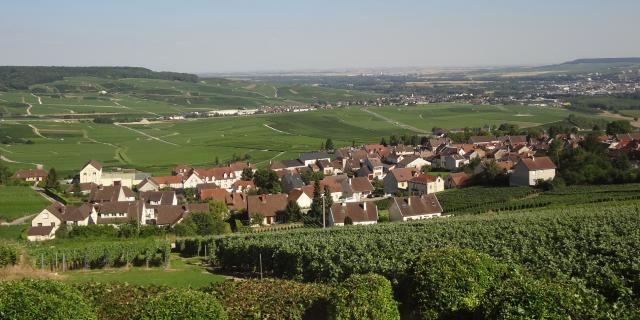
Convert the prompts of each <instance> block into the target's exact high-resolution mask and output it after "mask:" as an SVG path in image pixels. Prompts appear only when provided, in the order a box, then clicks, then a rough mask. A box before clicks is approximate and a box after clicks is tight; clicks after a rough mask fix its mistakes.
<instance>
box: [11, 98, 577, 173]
mask: <svg viewBox="0 0 640 320" xmlns="http://www.w3.org/2000/svg"><path fill="white" fill-rule="evenodd" d="M256 90H257V88H256ZM145 103H147V102H145ZM148 103H149V104H150V105H151V104H152V103H155V102H148ZM150 105H149V106H148V107H149V108H150ZM149 110H152V109H149ZM469 110H481V111H478V112H475V113H473V112H469ZM485 110H486V111H485ZM368 111H371V112H373V113H374V114H372V113H371V112H368ZM519 114H520V115H522V114H524V115H527V116H522V117H521V116H518V115H519ZM568 114H569V112H567V111H564V110H556V109H537V108H533V107H521V106H470V105H457V104H438V105H435V104H434V105H426V106H418V107H400V108H396V107H393V108H392V107H382V108H369V109H364V108H361V107H347V108H336V109H330V110H318V111H309V112H295V113H279V114H266V115H255V116H243V117H218V118H207V119H197V120H186V121H174V122H172V121H163V122H152V123H151V124H146V125H142V124H121V125H116V124H97V123H93V122H90V121H74V120H65V119H59V120H44V119H43V120H36V119H34V120H19V119H16V120H5V121H4V122H0V136H2V135H3V133H4V134H8V135H17V136H18V137H21V138H24V139H29V140H32V141H33V142H34V143H33V144H12V145H2V146H0V148H1V149H0V153H1V154H2V155H3V156H4V157H5V158H6V159H8V160H11V161H13V162H7V163H6V164H7V165H9V166H10V167H11V168H14V169H15V168H23V167H33V165H34V164H44V165H45V167H47V168H50V167H55V168H56V169H57V170H58V171H60V172H62V174H63V175H67V174H71V173H73V172H76V170H78V168H79V167H80V166H81V165H83V164H84V163H85V162H86V161H87V160H89V159H96V160H99V161H101V162H102V163H103V164H105V165H106V166H107V167H133V168H138V169H140V170H145V171H149V172H151V173H153V174H168V173H169V171H170V169H171V168H172V167H173V166H175V165H176V164H179V163H185V164H190V165H207V164H212V163H213V161H214V159H216V157H217V158H218V159H219V160H220V161H221V162H225V161H228V160H230V159H231V158H232V155H233V154H236V155H245V154H248V155H249V156H250V157H251V161H252V162H254V163H258V165H262V166H266V165H267V164H268V163H269V161H270V160H281V159H292V158H295V157H297V156H298V154H299V153H300V152H304V151H310V150H316V149H319V148H320V146H321V144H322V143H323V142H324V141H325V140H326V139H327V138H331V139H333V141H334V144H335V145H336V146H347V145H351V144H352V143H353V142H355V143H356V144H362V143H376V142H379V141H380V138H381V137H388V136H389V135H392V134H396V135H401V134H423V133H424V132H427V131H430V130H431V128H432V127H433V126H442V127H452V126H454V125H455V126H456V127H465V126H469V127H472V126H481V125H484V124H487V123H494V124H498V123H503V122H512V123H517V124H522V123H523V121H521V120H518V119H520V118H527V119H529V120H528V122H526V123H527V124H529V125H533V124H540V123H546V122H550V121H554V120H560V119H562V118H563V117H566V116H567V115H568ZM480 115H481V116H480ZM421 116H422V118H421ZM385 118H390V119H391V120H389V119H385ZM490 118H491V119H490ZM514 119H515V120H514ZM399 122H402V123H404V124H407V125H408V126H404V125H400V124H399ZM413 127H415V128H413Z"/></svg>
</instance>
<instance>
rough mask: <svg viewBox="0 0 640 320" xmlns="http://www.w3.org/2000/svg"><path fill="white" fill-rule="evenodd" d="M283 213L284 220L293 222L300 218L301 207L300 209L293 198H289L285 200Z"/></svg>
mask: <svg viewBox="0 0 640 320" xmlns="http://www.w3.org/2000/svg"><path fill="white" fill-rule="evenodd" d="M284 213H285V216H286V218H285V220H286V222H295V221H300V219H302V209H300V206H299V205H298V203H297V202H295V201H293V200H289V202H287V207H286V208H285V209H284Z"/></svg>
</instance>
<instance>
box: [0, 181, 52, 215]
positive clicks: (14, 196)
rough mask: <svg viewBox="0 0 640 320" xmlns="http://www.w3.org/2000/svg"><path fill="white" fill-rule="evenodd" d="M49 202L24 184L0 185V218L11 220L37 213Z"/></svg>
mask: <svg viewBox="0 0 640 320" xmlns="http://www.w3.org/2000/svg"><path fill="white" fill-rule="evenodd" d="M48 204H49V202H48V201H47V200H45V199H44V198H43V197H42V196H40V195H39V194H37V193H36V192H35V191H33V190H32V189H31V188H30V187H25V186H0V220H5V221H12V220H15V219H17V218H20V217H23V216H26V215H30V214H34V213H38V212H40V210H42V208H44V207H45V206H47V205H48Z"/></svg>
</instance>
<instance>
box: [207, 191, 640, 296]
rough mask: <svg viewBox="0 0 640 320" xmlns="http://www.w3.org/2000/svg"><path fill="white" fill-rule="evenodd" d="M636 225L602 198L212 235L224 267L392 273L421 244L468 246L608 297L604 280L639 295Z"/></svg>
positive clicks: (627, 208)
mask: <svg viewBox="0 0 640 320" xmlns="http://www.w3.org/2000/svg"><path fill="white" fill-rule="evenodd" d="M638 226H640V206H639V205H638V204H637V203H632V204H624V203H622V204H613V205H612V204H610V203H607V204H605V205H602V204H590V205H584V206H579V207H571V208H556V209H545V210H536V211H530V212H527V211H520V212H514V213H505V214H501V215H482V216H462V217H457V218H448V219H435V220H431V221H420V222H412V223H403V224H379V225H373V226H367V227H366V228H344V229H342V228H341V229H331V230H315V229H305V230H293V231H283V232H278V233H273V234H266V233H265V234H251V235H243V236H242V237H225V238H220V239H217V240H215V241H216V247H217V251H216V253H217V254H216V256H217V263H218V265H219V266H220V267H221V268H222V269H223V270H228V271H245V272H246V271H248V272H253V271H255V270H256V268H257V267H258V266H259V261H258V255H259V254H260V253H261V254H262V258H263V259H262V265H263V270H264V272H265V273H267V274H272V275H274V276H277V277H284V278H293V279H301V280H305V281H340V280H341V279H345V278H347V277H348V276H349V275H351V274H354V273H356V274H360V273H368V272H374V273H378V274H382V275H385V276H386V277H388V278H390V279H399V278H402V277H404V276H405V275H406V274H407V271H408V270H409V269H410V267H411V261H413V260H415V259H416V258H417V257H418V256H419V252H420V251H421V250H426V249H432V248H443V247H463V248H470V249H474V250H476V251H478V252H481V253H485V254H488V255H490V256H492V257H494V258H496V259H498V260H502V261H509V262H514V263H518V264H522V265H523V266H524V267H526V268H527V269H529V270H532V272H534V273H535V274H538V275H545V276H549V277H552V278H553V277H559V276H566V277H569V278H570V277H575V278H580V279H584V280H585V281H586V284H587V286H588V287H589V288H593V289H595V290H597V291H598V292H600V293H602V294H603V295H605V296H606V297H607V299H609V301H615V300H617V299H618V298H620V297H621V294H620V290H619V289H616V290H612V288H611V287H610V283H619V285H616V286H615V287H614V288H628V289H632V290H633V296H634V297H637V296H640V280H638V279H640V278H639V277H638V275H639V274H640V256H638V255H636V254H635V252H636V251H637V250H636V246H637V243H638V242H639V241H640V234H639V233H637V232H636V231H635V230H636V229H637V228H638ZM620 286H621V287H620Z"/></svg>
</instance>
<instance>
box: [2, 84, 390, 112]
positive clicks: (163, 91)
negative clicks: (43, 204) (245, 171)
mask: <svg viewBox="0 0 640 320" xmlns="http://www.w3.org/2000/svg"><path fill="white" fill-rule="evenodd" d="M31 90H32V92H33V93H32V92H31V91H9V92H0V113H2V114H6V115H9V116H12V117H16V116H18V117H22V116H26V115H31V116H45V117H55V116H57V117H59V116H74V117H78V116H84V117H87V116H96V115H105V116H113V115H116V114H117V115H120V116H122V115H127V116H129V117H158V116H161V115H173V114H180V113H183V112H192V111H211V110H217V109H237V108H257V107H259V106H265V105H266V106H283V105H303V104H310V103H335V102H339V101H353V100H369V99H373V98H376V97H378V96H379V95H378V94H373V93H368V92H361V91H353V90H345V89H334V88H325V87H319V86H303V85H294V86H291V85H282V84H272V83H261V82H260V83H253V82H246V81H234V80H225V79H202V80H201V81H199V82H196V83H193V82H186V81H169V80H157V79H139V78H135V79H134V78H129V79H117V80H116V79H106V78H96V77H67V78H65V79H64V80H59V81H54V82H51V83H45V84H37V85H33V86H31ZM29 105H31V107H30V108H29Z"/></svg>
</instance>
